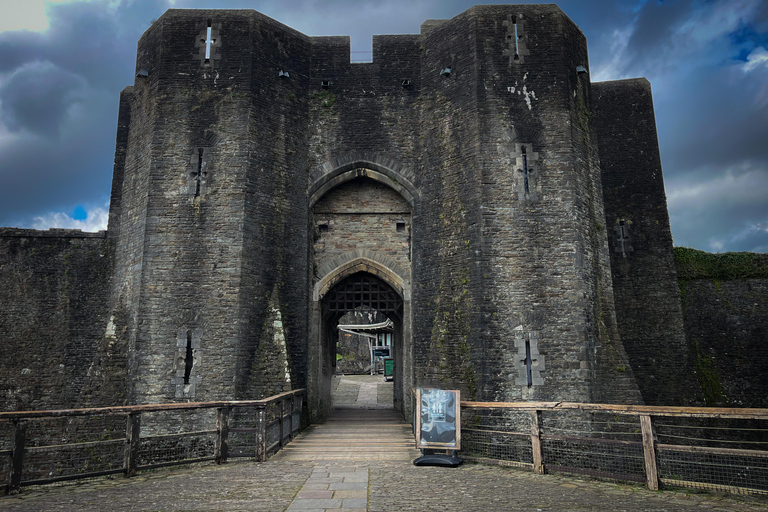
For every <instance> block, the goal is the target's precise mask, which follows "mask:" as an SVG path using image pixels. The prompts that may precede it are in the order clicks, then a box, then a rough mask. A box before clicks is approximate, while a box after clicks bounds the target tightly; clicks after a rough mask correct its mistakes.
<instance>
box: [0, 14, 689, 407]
mask: <svg viewBox="0 0 768 512" xmlns="http://www.w3.org/2000/svg"><path fill="white" fill-rule="evenodd" d="M0 241H1V243H2V244H3V247H2V251H0V258H2V269H3V279H4V280H5V282H6V283H7V284H8V286H5V287H4V288H3V290H2V291H0V294H2V295H3V297H2V299H3V303H4V304H8V307H6V308H5V309H4V311H3V312H2V319H1V320H0V321H2V327H3V328H2V332H0V336H3V337H4V340H3V346H5V347H6V353H4V354H3V355H4V361H3V363H2V365H3V366H2V368H3V370H2V375H0V387H1V388H2V393H3V394H4V400H5V404H7V405H6V406H5V408H9V409H13V408H21V409H31V408H44V407H57V406H63V405H100V404H107V403H115V402H119V403H157V402H172V401H179V400H192V401H205V400H228V399H245V398H258V397H263V396H267V395H270V394H274V393H276V392H279V391H281V390H285V389H290V388H297V387H306V388H307V389H308V393H309V403H310V407H311V412H312V413H313V415H314V416H315V417H320V416H322V415H324V414H325V413H326V412H327V410H328V408H329V406H330V403H329V398H330V381H331V376H332V375H333V374H334V372H335V361H336V357H335V343H336V337H337V333H336V325H337V324H338V320H339V318H341V316H342V315H344V314H345V313H346V312H349V311H355V310H357V309H359V308H366V309H370V310H375V311H378V312H379V313H381V314H384V315H385V316H386V317H387V318H389V319H391V320H392V322H393V323H394V333H393V340H394V341H393V347H394V349H393V355H394V358H395V381H394V382H395V385H394V389H395V391H394V393H395V397H394V398H395V404H396V407H397V408H399V409H401V410H403V411H404V412H405V413H408V411H410V408H411V392H410V390H411V388H412V387H413V386H417V385H435V386H440V387H444V388H458V389H460V390H461V391H462V396H463V397H464V398H465V399H476V400H487V401H492V400H501V401H520V400H552V401H577V402H622V403H640V402H643V401H645V402H646V403H651V404H653V403H667V404H670V403H674V404H682V403H687V402H691V401H692V402H695V401H697V400H699V398H700V392H699V391H698V388H697V387H696V385H695V379H693V380H692V377H691V375H692V368H693V366H692V362H691V357H690V353H689V352H688V350H687V347H686V342H685V337H684V329H683V323H682V314H681V306H680V299H679V294H678V289H677V278H676V273H675V268H674V260H673V255H672V239H671V234H670V229H669V219H668V214H667V208H666V199H665V195H664V187H663V181H662V174H661V163H660V158H659V149H658V142H657V138H656V128H655V120H654V113H653V104H652V98H651V90H650V85H649V83H648V82H647V81H646V80H645V79H633V80H622V81H615V82H602V83H592V82H591V81H590V73H589V59H588V55H587V44H586V39H585V37H584V35H583V34H582V33H581V31H580V30H579V28H578V27H577V26H576V25H575V24H574V23H573V22H572V21H571V20H570V19H569V18H568V17H567V16H566V15H565V14H564V13H563V12H562V11H561V10H560V9H559V8H558V7H557V6H555V5H499V6H477V7H473V8H471V9H469V10H467V11H466V12H464V13H462V14H460V15H458V16H456V17H454V18H453V19H450V20H429V21H426V22H425V23H424V24H423V25H422V27H421V33H420V34H414V35H385V36H374V38H373V61H372V62H371V63H350V42H349V38H348V37H309V36H306V35H304V34H301V33H299V32H297V31H295V30H293V29H291V28H289V27H287V26H285V25H282V24H280V23H278V22H277V21H275V20H272V19H270V18H268V17H266V16H264V15H262V14H260V13H258V12H256V11H251V10H170V11H168V12H166V13H165V14H164V15H163V16H162V17H161V18H159V19H158V20H157V21H156V22H154V23H153V24H152V26H151V27H150V28H149V29H148V30H147V31H146V32H145V34H144V35H143V36H142V38H141V39H140V41H139V44H138V52H137V60H136V78H135V82H134V84H133V85H131V86H129V87H126V89H125V90H124V91H123V93H122V94H121V97H120V114H119V120H118V131H117V144H116V151H115V167H114V178H113V185H112V193H111V206H110V220H109V227H108V230H107V231H106V232H104V233H100V234H83V233H77V232H68V231H56V230H50V231H45V232H37V231H31V230H17V229H4V230H3V231H2V237H0ZM11 347H12V348H11ZM662 387H663V388H664V389H666V392H665V394H664V395H663V396H662V391H661V390H662Z"/></svg>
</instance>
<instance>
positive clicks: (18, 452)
mask: <svg viewBox="0 0 768 512" xmlns="http://www.w3.org/2000/svg"><path fill="white" fill-rule="evenodd" d="M11 436H12V437H11V443H12V444H11V452H12V455H11V471H10V473H9V474H8V491H9V492H16V491H18V490H19V488H20V487H21V474H22V471H23V469H24V442H25V440H26V438H27V422H26V421H25V420H19V421H14V422H13V433H12V434H11Z"/></svg>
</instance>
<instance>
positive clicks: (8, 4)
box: [0, 0, 48, 32]
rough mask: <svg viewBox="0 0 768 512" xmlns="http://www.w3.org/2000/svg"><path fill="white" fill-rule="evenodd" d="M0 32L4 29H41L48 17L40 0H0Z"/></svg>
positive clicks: (43, 27) (43, 28)
mask: <svg viewBox="0 0 768 512" xmlns="http://www.w3.org/2000/svg"><path fill="white" fill-rule="evenodd" d="M0 12H2V13H3V15H2V16H0V32H4V31H6V30H34V31H43V30H45V29H47V28H48V17H47V16H46V15H45V6H44V5H43V1H42V0H0Z"/></svg>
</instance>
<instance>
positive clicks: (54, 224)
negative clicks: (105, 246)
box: [30, 204, 109, 231]
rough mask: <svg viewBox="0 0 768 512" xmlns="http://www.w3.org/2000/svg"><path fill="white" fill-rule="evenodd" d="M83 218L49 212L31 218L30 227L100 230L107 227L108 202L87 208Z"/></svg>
mask: <svg viewBox="0 0 768 512" xmlns="http://www.w3.org/2000/svg"><path fill="white" fill-rule="evenodd" d="M87 212H88V216H87V217H86V218H85V219H84V220H76V219H73V218H72V217H70V216H69V215H68V214H66V213H63V212H51V213H47V214H45V215H42V216H39V217H35V218H34V219H32V223H31V226H30V227H31V228H32V229H50V228H62V229H81V230H83V231H101V230H105V229H107V222H108V221H109V204H106V205H104V206H103V207H102V206H97V207H95V208H92V209H90V210H87Z"/></svg>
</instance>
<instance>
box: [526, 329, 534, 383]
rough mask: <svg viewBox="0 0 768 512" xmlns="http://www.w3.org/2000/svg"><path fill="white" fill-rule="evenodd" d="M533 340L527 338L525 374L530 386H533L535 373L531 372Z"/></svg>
mask: <svg viewBox="0 0 768 512" xmlns="http://www.w3.org/2000/svg"><path fill="white" fill-rule="evenodd" d="M531 364H532V360H531V342H530V340H525V375H526V377H527V378H528V387H531V386H533V374H532V372H531Z"/></svg>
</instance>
